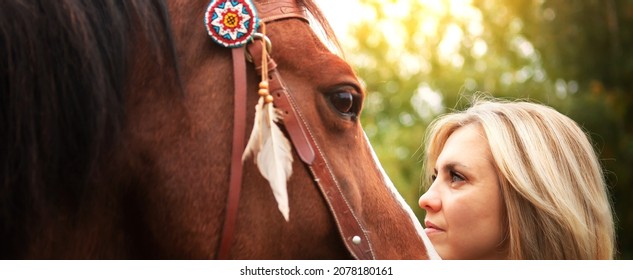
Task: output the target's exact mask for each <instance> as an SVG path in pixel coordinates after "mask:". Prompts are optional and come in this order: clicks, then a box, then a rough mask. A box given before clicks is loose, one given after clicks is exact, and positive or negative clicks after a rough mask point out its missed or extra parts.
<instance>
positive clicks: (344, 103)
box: [329, 92, 354, 114]
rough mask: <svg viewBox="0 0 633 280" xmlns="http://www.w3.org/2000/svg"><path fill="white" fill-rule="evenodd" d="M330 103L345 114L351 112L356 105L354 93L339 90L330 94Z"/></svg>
mask: <svg viewBox="0 0 633 280" xmlns="http://www.w3.org/2000/svg"><path fill="white" fill-rule="evenodd" d="M329 99H330V103H332V105H333V106H334V109H336V110H337V111H339V112H340V113H343V114H350V113H353V112H351V111H352V109H353V106H354V95H352V94H351V93H349V92H337V93H334V94H331V95H330V98H329Z"/></svg>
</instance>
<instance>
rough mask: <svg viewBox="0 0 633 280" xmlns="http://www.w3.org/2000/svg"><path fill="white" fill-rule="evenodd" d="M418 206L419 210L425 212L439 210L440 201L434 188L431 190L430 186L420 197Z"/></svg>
mask: <svg viewBox="0 0 633 280" xmlns="http://www.w3.org/2000/svg"><path fill="white" fill-rule="evenodd" d="M418 204H419V205H420V208H422V209H424V210H426V211H427V212H436V211H439V210H440V208H441V206H442V201H441V199H440V197H439V196H438V194H437V192H436V190H435V188H433V185H431V187H430V188H429V189H428V190H427V191H426V192H425V193H424V194H423V195H422V196H420V200H418Z"/></svg>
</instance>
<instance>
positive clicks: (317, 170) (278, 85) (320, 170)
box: [217, 0, 375, 259]
mask: <svg viewBox="0 0 633 280" xmlns="http://www.w3.org/2000/svg"><path fill="white" fill-rule="evenodd" d="M257 10H258V13H259V15H260V17H261V20H262V21H263V22H264V23H271V22H274V21H280V20H284V19H288V18H295V19H301V20H303V21H305V22H308V19H307V17H306V12H305V10H304V8H302V7H299V6H298V5H297V3H296V1H294V0H278V1H268V2H266V3H258V6H257ZM262 39H267V38H262ZM245 48H247V49H248V52H249V53H250V55H252V61H253V64H254V65H255V67H256V69H258V70H259V69H261V61H262V60H261V58H262V55H261V54H262V49H261V48H262V44H260V43H259V42H251V43H249V44H248V45H247V46H246V47H239V48H233V50H232V58H233V78H234V86H235V96H234V107H235V108H234V116H233V122H234V130H233V146H232V155H231V173H230V183H229V194H228V198H227V206H226V215H225V220H224V225H223V228H222V235H221V237H220V247H219V250H218V252H217V258H218V259H228V258H230V248H231V246H232V243H233V237H234V232H235V224H236V220H237V211H238V206H239V205H238V204H239V197H240V191H241V186H242V168H243V165H242V153H243V151H244V141H245V129H246V92H247V90H246V80H247V79H246V61H245ZM258 73H259V71H258ZM268 75H269V77H270V80H269V91H270V94H271V95H273V97H274V101H273V104H274V105H275V107H276V108H277V109H278V110H280V111H281V112H283V125H284V127H285V128H286V131H287V132H288V135H289V136H290V141H291V142H292V144H293V147H294V148H295V150H296V151H297V154H298V155H299V158H300V159H301V161H303V162H304V164H306V166H307V167H308V169H309V170H310V172H311V173H312V176H313V179H314V181H315V182H316V183H317V185H318V186H319V189H320V191H321V193H322V194H323V197H324V198H325V200H326V201H327V204H328V206H329V209H330V211H331V213H332V215H333V217H334V220H335V222H336V226H337V228H338V231H339V233H340V235H341V237H342V239H343V243H344V244H345V247H346V248H347V250H348V251H349V253H350V254H351V255H352V257H354V258H355V259H374V258H375V256H374V252H373V249H372V246H371V243H370V240H369V238H368V236H367V231H366V230H365V228H364V227H363V224H362V222H361V221H360V220H359V218H358V217H357V216H356V214H355V213H354V211H353V209H352V207H351V205H350V203H349V202H348V201H347V199H346V198H345V197H344V196H343V192H342V190H341V186H340V185H339V183H338V181H337V180H336V178H335V176H334V172H333V171H332V169H331V166H330V165H329V163H328V161H327V159H326V158H325V155H324V153H323V151H322V150H321V148H320V147H319V145H318V143H317V142H316V140H315V138H314V135H313V133H312V130H311V128H310V126H309V125H308V122H307V121H306V118H305V116H304V115H303V114H302V113H301V111H300V110H299V107H298V106H297V104H296V102H295V100H294V98H293V97H292V95H291V94H290V90H289V89H288V88H287V87H286V86H285V85H284V83H283V81H282V79H281V76H280V74H279V72H278V71H277V65H276V63H275V61H274V60H273V59H272V58H271V57H269V58H268Z"/></svg>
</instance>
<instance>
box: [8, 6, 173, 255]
mask: <svg viewBox="0 0 633 280" xmlns="http://www.w3.org/2000/svg"><path fill="white" fill-rule="evenodd" d="M139 31H140V32H143V34H146V35H147V38H148V40H149V42H150V45H153V46H157V47H156V49H155V50H150V51H155V52H156V55H157V57H158V58H161V57H162V58H165V57H167V58H168V59H167V60H169V59H172V62H173V63H174V64H173V65H172V67H173V66H175V62H176V60H175V51H174V49H173V44H171V43H172V37H171V36H172V35H171V31H170V23H169V16H168V11H167V7H166V4H165V3H164V2H163V1H146V0H120V1H116V0H112V1H109V0H106V1H94V0H60V1H50V0H12V1H0V147H1V149H2V152H1V153H0V240H1V241H0V257H7V256H16V255H19V254H20V252H18V250H19V249H18V248H21V247H23V245H24V244H21V243H24V242H26V241H25V238H24V235H25V234H26V233H27V227H28V225H29V224H30V225H34V224H37V219H42V217H43V215H42V213H43V212H44V211H50V210H53V211H55V209H50V207H62V206H58V205H64V206H63V207H70V208H68V209H71V211H70V212H72V209H73V207H74V208H77V207H78V205H79V201H80V199H81V197H82V196H83V195H85V192H86V191H87V189H89V188H88V186H89V183H88V181H89V180H90V174H91V172H92V170H93V168H94V167H95V164H96V162H97V160H98V159H99V158H100V157H103V156H107V155H104V154H105V153H106V152H107V151H108V148H109V147H112V145H113V144H114V143H115V141H116V139H117V135H118V134H119V131H120V130H121V127H122V124H123V121H124V119H125V115H124V110H123V108H124V101H125V87H126V82H127V80H126V77H127V76H128V74H129V73H128V69H127V68H128V65H129V61H128V56H129V52H130V49H131V47H132V46H131V45H132V44H133V42H132V41H133V40H132V39H133V36H137V35H138V34H139V33H138V32H139ZM133 32H137V33H134V34H132V33H133ZM174 68H175V67H174Z"/></svg>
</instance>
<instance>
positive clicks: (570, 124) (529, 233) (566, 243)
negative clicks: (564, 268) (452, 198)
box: [424, 97, 615, 259]
mask: <svg viewBox="0 0 633 280" xmlns="http://www.w3.org/2000/svg"><path fill="white" fill-rule="evenodd" d="M469 124H478V125H481V127H482V128H483V131H484V133H485V137H486V138H487V141H488V143H487V144H488V145H489V146H490V150H491V152H492V157H493V163H494V165H495V167H496V168H497V174H498V176H499V184H500V186H501V195H502V199H503V201H504V204H505V207H504V208H505V213H504V217H505V222H506V224H505V227H506V234H507V236H506V241H507V244H508V246H507V248H508V258H509V259H612V258H613V256H614V245H615V235H614V222H613V216H612V209H611V205H610V203H609V196H608V190H607V188H606V184H605V180H604V176H603V172H602V169H601V167H600V164H599V162H598V158H597V156H596V153H595V151H594V150H593V147H592V145H591V143H590V142H589V139H588V137H587V135H586V134H585V133H584V132H583V130H582V129H581V128H580V127H579V126H578V125H577V124H576V123H575V122H574V121H573V120H571V119H570V118H569V117H567V116H565V115H563V114H561V113H559V112H557V111H556V110H554V109H552V108H550V107H548V106H545V105H540V104H535V103H530V102H508V101H502V100H493V99H491V98H486V97H484V98H481V97H479V98H476V100H475V101H474V102H473V105H472V106H471V107H470V108H469V109H467V110H465V111H463V112H457V113H451V114H447V115H444V116H442V117H440V118H438V119H436V120H435V121H434V122H433V123H431V125H430V126H429V128H428V129H427V134H426V138H425V143H426V149H425V151H426V153H425V161H424V166H425V172H426V174H427V175H428V176H426V177H427V178H428V177H430V175H432V174H433V168H434V167H435V161H436V160H437V158H438V156H439V154H440V152H441V151H442V148H443V146H444V144H445V143H446V140H447V139H448V137H449V136H450V135H451V133H453V132H454V131H455V130H456V129H458V128H460V127H463V126H466V125H469Z"/></svg>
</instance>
